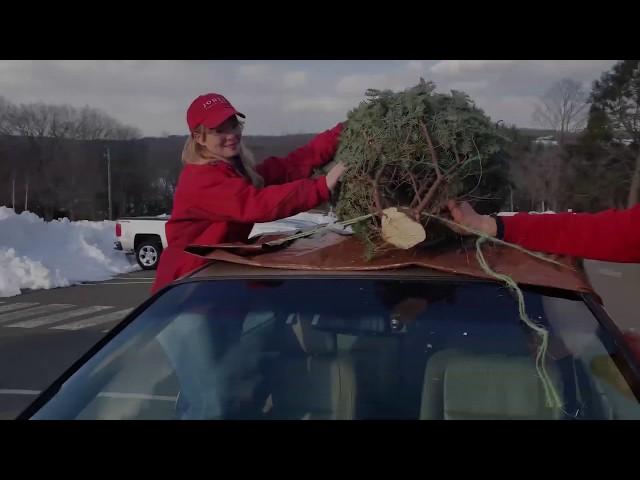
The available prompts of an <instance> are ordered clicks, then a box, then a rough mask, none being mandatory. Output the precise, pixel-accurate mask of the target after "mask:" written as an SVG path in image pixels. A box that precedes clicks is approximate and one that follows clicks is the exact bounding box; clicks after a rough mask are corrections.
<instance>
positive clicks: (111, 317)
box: [51, 308, 133, 330]
mask: <svg viewBox="0 0 640 480" xmlns="http://www.w3.org/2000/svg"><path fill="white" fill-rule="evenodd" d="M131 310H133V308H125V309H124V310H118V311H117V312H111V313H107V314H104V315H98V316H97V317H91V318H88V319H86V320H80V321H78V322H73V323H67V324H65V325H58V326H57V327H51V328H52V329H54V330H80V329H81V328H87V327H94V326H96V325H100V324H103V323H108V322H115V321H116V320H122V319H123V318H124V317H126V316H127V314H128V313H129V312H130V311H131Z"/></svg>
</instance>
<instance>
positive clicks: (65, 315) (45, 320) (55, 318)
mask: <svg viewBox="0 0 640 480" xmlns="http://www.w3.org/2000/svg"><path fill="white" fill-rule="evenodd" d="M108 308H113V307H105V306H102V305H94V306H92V307H84V308H78V309H76V310H71V311H66V312H60V313H56V314H53V315H49V316H46V317H39V318H35V319H33V320H25V321H23V322H19V323H13V324H11V325H7V327H12V328H35V327H42V326H44V325H50V324H52V323H56V322H62V321H64V320H68V319H71V318H75V317H81V316H83V315H89V314H91V313H96V312H100V311H102V310H106V309H108Z"/></svg>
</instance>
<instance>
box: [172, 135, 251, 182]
mask: <svg viewBox="0 0 640 480" xmlns="http://www.w3.org/2000/svg"><path fill="white" fill-rule="evenodd" d="M194 133H199V134H200V135H202V139H203V141H206V139H207V129H206V128H205V127H204V126H203V125H199V126H198V127H197V128H196V129H195V130H194V131H193V132H192V133H191V135H189V137H188V138H187V141H186V142H185V144H184V147H183V148H182V157H181V160H182V163H183V164H184V165H187V164H192V165H206V164H208V163H215V162H224V161H226V160H220V159H218V158H214V157H212V155H211V153H209V151H208V150H207V148H206V147H204V146H203V145H200V144H199V143H198V142H196V140H195V138H194V135H193V134H194ZM238 157H239V158H240V163H242V166H243V167H244V171H245V175H244V176H245V177H247V179H248V180H249V181H250V182H251V183H252V184H253V185H254V186H256V187H258V188H262V187H264V178H262V176H261V175H260V174H259V173H258V172H257V171H256V165H255V160H254V157H253V153H251V150H249V149H248V148H247V147H246V146H245V144H244V142H242V141H241V142H240V153H239V155H238ZM228 163H230V162H228Z"/></svg>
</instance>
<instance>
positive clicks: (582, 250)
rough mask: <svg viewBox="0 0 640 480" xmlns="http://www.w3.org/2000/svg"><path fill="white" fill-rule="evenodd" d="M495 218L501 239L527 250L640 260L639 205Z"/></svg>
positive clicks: (619, 259)
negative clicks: (501, 226)
mask: <svg viewBox="0 0 640 480" xmlns="http://www.w3.org/2000/svg"><path fill="white" fill-rule="evenodd" d="M499 218H500V219H501V220H502V223H503V226H504V240H505V241H507V242H510V243H515V244H518V245H521V246H522V247H524V248H527V249H529V250H537V251H541V252H547V253H553V254H558V255H570V256H574V257H582V258H588V259H592V260H604V261H610V262H640V204H639V205H636V206H635V207H633V208H630V209H627V210H606V211H603V212H599V213H557V214H538V215H535V214H518V215H514V216H512V217H499Z"/></svg>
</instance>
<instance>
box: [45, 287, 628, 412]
mask: <svg viewBox="0 0 640 480" xmlns="http://www.w3.org/2000/svg"><path fill="white" fill-rule="evenodd" d="M525 302H526V307H527V312H528V314H529V316H530V317H531V318H533V319H534V320H535V321H536V322H538V323H539V324H540V325H543V326H545V327H546V328H547V329H548V330H549V332H550V337H549V350H548V353H547V356H546V363H545V364H546V369H547V371H548V374H549V377H550V378H551V380H552V384H553V386H554V388H555V390H556V392H557V393H558V395H559V397H560V399H561V400H562V405H561V407H557V408H556V407H553V406H549V405H548V403H547V397H546V396H545V393H544V390H543V388H542V384H541V382H540V378H539V374H538V372H537V370H536V367H535V357H536V353H537V348H538V340H537V339H538V337H537V336H536V335H535V334H533V332H532V331H531V330H530V329H529V328H528V327H527V326H526V325H524V324H523V323H522V321H521V320H520V319H519V317H518V311H517V304H516V302H515V300H514V298H513V297H512V295H511V294H510V293H509V292H508V291H507V290H506V289H505V288H503V287H501V286H499V285H496V284H492V283H480V282H477V283H476V282H469V283H447V282H442V281H440V282H434V281H429V282H427V281H422V282H418V281H401V280H372V279H344V278H343V279H290V280H282V281H257V280H233V281H231V280H216V281H201V282H193V283H185V284H181V285H177V286H175V287H173V288H171V289H169V290H168V291H167V292H166V293H164V294H163V295H162V296H161V297H160V298H158V300H157V301H156V302H155V303H153V304H152V305H151V306H150V307H149V308H148V309H146V310H145V311H144V312H143V313H142V314H141V315H139V316H138V317H137V318H136V319H135V320H134V321H133V322H131V323H130V324H129V325H127V326H126V327H125V328H124V329H123V330H122V331H121V332H120V334H119V335H117V336H116V337H115V338H114V339H113V340H111V341H110V342H109V343H108V344H107V345H106V346H105V347H104V348H103V349H102V350H101V351H99V352H98V353H97V354H96V355H95V356H93V357H92V358H91V359H90V360H89V361H88V362H87V363H86V364H85V365H84V366H83V367H82V368H80V369H79V370H78V371H77V372H76V373H75V374H74V375H73V376H72V377H71V378H69V379H68V380H67V381H66V382H65V383H64V384H63V385H62V387H61V388H60V390H59V391H58V392H57V393H56V394H54V395H53V396H52V397H51V398H50V399H49V400H48V402H47V403H46V404H45V405H44V406H43V407H42V408H41V409H40V410H39V411H38V412H37V413H36V414H35V415H34V418H64V419H147V418H148V419H152V418H153V419H617V418H625V419H626V418H640V407H639V405H638V401H637V399H636V397H635V396H634V394H633V393H632V391H631V389H630V387H629V384H628V383H627V381H626V380H625V378H624V376H623V375H622V374H621V372H620V370H619V365H620V358H619V356H618V357H616V355H617V354H618V352H617V350H616V347H615V345H614V343H613V342H612V341H611V340H610V339H609V338H608V337H607V335H606V333H605V331H604V330H603V329H602V328H601V327H600V325H599V324H598V322H597V321H596V319H595V318H594V316H593V315H592V313H591V312H590V311H589V309H588V308H587V307H586V306H585V304H584V303H583V302H582V301H580V300H579V299H578V298H577V297H576V298H575V299H568V298H559V297H552V296H545V295H542V294H540V293H539V292H538V291H531V290H525Z"/></svg>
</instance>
